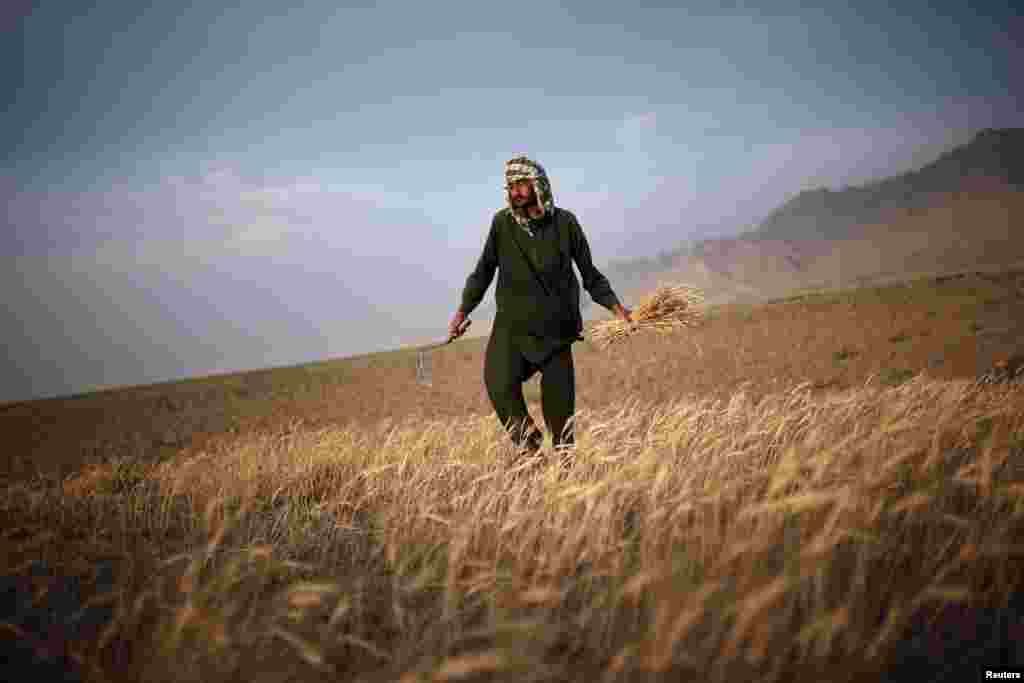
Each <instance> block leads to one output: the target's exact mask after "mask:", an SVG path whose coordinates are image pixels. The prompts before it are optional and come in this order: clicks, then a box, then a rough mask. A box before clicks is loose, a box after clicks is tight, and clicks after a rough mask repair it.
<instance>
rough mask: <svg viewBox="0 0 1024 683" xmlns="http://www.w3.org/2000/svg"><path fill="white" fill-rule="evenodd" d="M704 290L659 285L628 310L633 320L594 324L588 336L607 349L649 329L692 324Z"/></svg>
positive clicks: (700, 315)
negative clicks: (630, 310) (637, 304)
mask: <svg viewBox="0 0 1024 683" xmlns="http://www.w3.org/2000/svg"><path fill="white" fill-rule="evenodd" d="M704 300H705V299H704V293H703V292H702V291H701V290H700V289H698V288H696V287H691V286H688V285H661V286H660V287H658V288H657V289H656V290H654V292H653V293H652V294H650V295H649V296H647V297H646V298H645V299H644V300H643V301H642V302H641V303H640V305H639V306H637V307H636V308H635V309H634V310H633V312H632V318H633V323H632V324H630V323H627V322H626V321H624V320H620V319H619V318H615V319H613V320H604V321H601V322H599V323H595V324H594V325H593V326H592V327H591V329H590V338H591V339H592V340H593V341H594V343H595V344H597V345H598V346H599V347H601V348H608V347H609V346H611V345H612V344H614V343H616V342H619V341H621V340H623V339H625V338H626V337H628V336H630V335H632V334H635V333H636V332H642V331H645V330H652V331H655V332H658V333H661V334H666V333H668V332H672V331H675V330H678V329H680V328H684V327H696V326H698V325H699V324H700V323H701V320H702V318H703V312H702V311H700V310H698V309H697V308H696V307H697V306H699V305H700V304H702V303H704Z"/></svg>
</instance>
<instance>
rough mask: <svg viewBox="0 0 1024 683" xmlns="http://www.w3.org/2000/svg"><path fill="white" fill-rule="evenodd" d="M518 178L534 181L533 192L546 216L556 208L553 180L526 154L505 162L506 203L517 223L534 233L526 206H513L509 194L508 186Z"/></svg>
mask: <svg viewBox="0 0 1024 683" xmlns="http://www.w3.org/2000/svg"><path fill="white" fill-rule="evenodd" d="M517 180H530V181H532V182H533V194H534V196H536V197H537V203H538V204H539V205H540V206H541V208H543V209H544V215H545V216H548V215H551V214H552V213H554V210H555V198H554V196H553V195H552V194H551V182H550V181H549V180H548V174H547V173H546V172H545V171H544V167H543V166H541V165H540V164H539V163H537V162H536V161H533V160H531V159H528V158H527V157H525V156H518V157H515V158H512V159H509V160H508V161H506V162H505V203H506V204H507V205H508V210H509V212H510V213H511V214H512V217H513V218H515V219H516V223H518V224H519V225H520V227H522V228H523V229H524V230H526V231H527V232H529V233H530V234H531V235H532V234H533V231H532V230H531V229H530V218H529V214H528V213H527V211H526V207H524V208H523V209H516V208H515V207H513V206H512V197H511V196H510V195H509V188H508V186H509V185H510V184H511V183H513V182H515V181H517Z"/></svg>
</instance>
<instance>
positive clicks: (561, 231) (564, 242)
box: [555, 207, 572, 270]
mask: <svg viewBox="0 0 1024 683" xmlns="http://www.w3.org/2000/svg"><path fill="white" fill-rule="evenodd" d="M555 219H556V220H555V227H556V228H558V247H559V249H561V251H562V259H564V261H565V263H566V264H567V265H568V266H569V270H572V249H571V248H570V247H569V238H570V237H572V235H570V234H569V231H570V230H571V227H570V224H569V221H567V220H566V219H565V213H563V212H562V211H561V210H560V209H558V208H557V207H556V208H555Z"/></svg>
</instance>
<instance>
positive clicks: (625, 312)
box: [615, 304, 633, 323]
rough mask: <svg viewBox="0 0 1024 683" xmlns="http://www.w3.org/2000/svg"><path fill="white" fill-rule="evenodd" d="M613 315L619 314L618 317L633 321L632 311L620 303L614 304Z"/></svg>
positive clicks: (629, 321) (628, 321)
mask: <svg viewBox="0 0 1024 683" xmlns="http://www.w3.org/2000/svg"><path fill="white" fill-rule="evenodd" d="M615 315H617V316H619V318H621V319H622V320H623V321H625V322H627V323H632V322H633V312H632V311H630V310H629V309H628V308H626V307H625V306H623V305H622V304H617V305H616V306H615Z"/></svg>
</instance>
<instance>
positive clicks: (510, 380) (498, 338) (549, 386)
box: [484, 329, 576, 450]
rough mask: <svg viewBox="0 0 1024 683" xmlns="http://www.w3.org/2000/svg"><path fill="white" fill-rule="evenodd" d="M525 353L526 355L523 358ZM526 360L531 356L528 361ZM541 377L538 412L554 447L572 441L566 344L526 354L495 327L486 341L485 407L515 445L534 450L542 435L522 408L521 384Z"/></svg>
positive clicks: (571, 379) (571, 371)
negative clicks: (487, 404) (491, 409)
mask: <svg viewBox="0 0 1024 683" xmlns="http://www.w3.org/2000/svg"><path fill="white" fill-rule="evenodd" d="M524 351H526V352H527V353H526V355H524ZM528 356H532V358H530V357H528ZM537 372H540V373H541V380H540V391H541V411H542V413H543V414H544V423H545V424H546V425H547V428H548V432H549V433H550V434H551V441H552V443H553V444H554V445H555V446H561V445H565V446H569V445H572V444H573V443H574V442H575V438H574V433H573V432H574V430H573V426H572V425H571V424H570V418H571V417H572V415H573V413H574V412H575V410H576V369H575V366H574V365H573V359H572V344H571V343H567V344H565V345H562V346H559V347H557V348H555V349H553V350H552V351H551V352H549V353H546V354H544V355H543V356H537V355H534V354H531V353H529V352H528V351H527V349H526V348H525V345H524V344H523V343H522V342H521V341H519V340H517V338H516V337H515V335H513V334H511V333H509V332H508V331H507V330H502V329H495V330H493V331H492V333H491V337H490V339H489V340H488V342H487V355H486V358H485V360H484V383H485V384H486V386H487V395H488V396H489V397H490V399H491V405H493V406H494V411H495V412H496V413H497V415H498V419H499V420H501V423H502V425H504V426H505V428H506V429H507V430H508V432H509V435H510V436H511V437H512V440H513V441H514V442H515V443H516V445H517V446H520V447H526V448H529V449H531V450H536V449H539V448H540V446H541V443H542V442H543V437H542V436H541V435H540V431H539V430H538V429H537V426H536V424H535V423H534V421H533V419H532V418H531V417H530V414H529V412H528V411H527V410H526V401H525V400H524V398H523V382H526V381H527V380H529V379H530V378H531V377H533V375H534V374H536V373H537Z"/></svg>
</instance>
